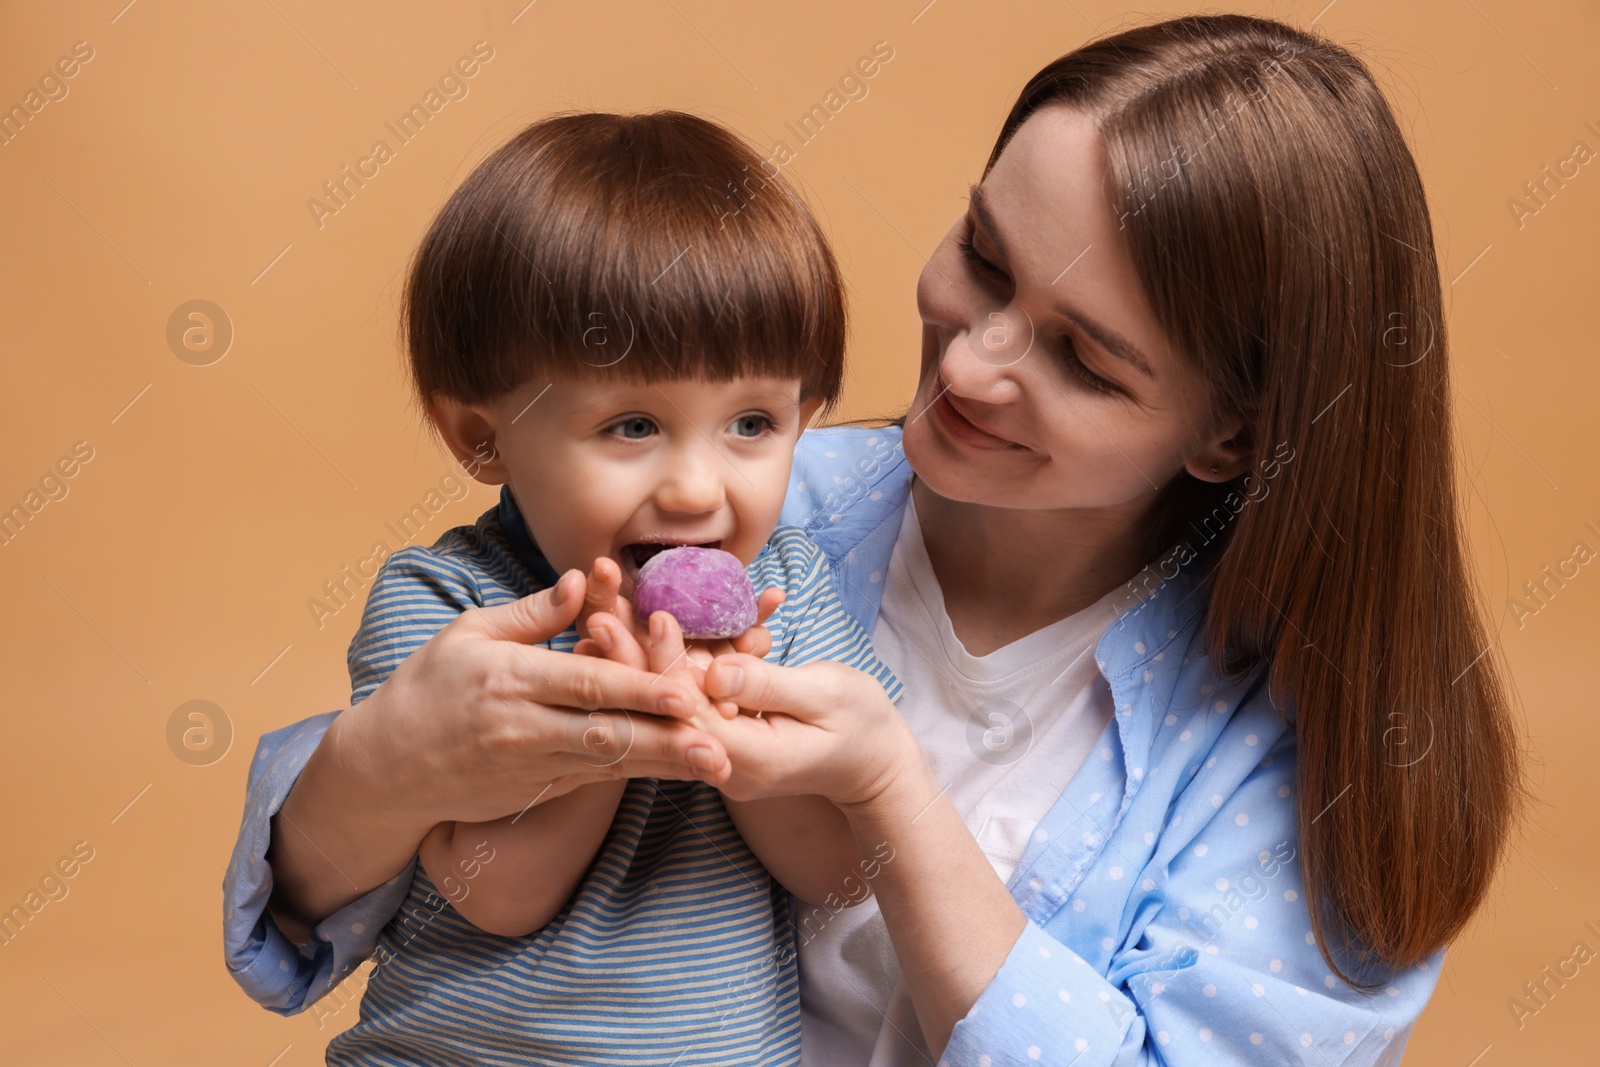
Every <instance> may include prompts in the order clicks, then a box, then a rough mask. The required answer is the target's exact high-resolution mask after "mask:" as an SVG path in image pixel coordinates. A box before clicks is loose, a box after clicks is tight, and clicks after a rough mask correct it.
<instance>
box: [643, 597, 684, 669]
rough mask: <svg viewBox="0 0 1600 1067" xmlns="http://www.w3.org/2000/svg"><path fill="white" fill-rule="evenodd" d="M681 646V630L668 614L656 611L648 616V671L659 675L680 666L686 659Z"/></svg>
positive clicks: (682, 645)
mask: <svg viewBox="0 0 1600 1067" xmlns="http://www.w3.org/2000/svg"><path fill="white" fill-rule="evenodd" d="M687 654H688V653H687V650H686V649H685V648H684V644H683V630H682V628H680V627H679V626H678V620H677V619H675V618H673V617H672V614H671V613H670V612H666V611H658V612H656V613H655V614H653V615H651V616H650V648H649V657H650V665H649V667H648V668H647V669H648V670H652V671H655V672H656V673H657V674H661V673H663V672H665V671H669V670H671V669H672V668H674V667H677V666H680V665H681V664H682V663H683V662H684V661H685V659H686V657H687Z"/></svg>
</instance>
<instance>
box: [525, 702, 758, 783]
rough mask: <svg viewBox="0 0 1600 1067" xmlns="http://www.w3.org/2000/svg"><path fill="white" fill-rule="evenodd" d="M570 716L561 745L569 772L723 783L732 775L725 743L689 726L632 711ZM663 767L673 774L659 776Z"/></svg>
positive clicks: (595, 712)
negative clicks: (566, 757) (630, 712)
mask: <svg viewBox="0 0 1600 1067" xmlns="http://www.w3.org/2000/svg"><path fill="white" fill-rule="evenodd" d="M570 714H571V717H570V719H569V720H568V722H567V723H566V724H565V730H564V737H563V738H562V740H561V744H562V746H563V748H564V750H565V751H566V753H567V754H568V755H569V757H570V759H569V760H568V767H569V771H570V773H573V774H606V775H610V776H612V777H620V778H661V777H667V778H683V779H687V778H699V779H703V780H706V781H720V780H721V779H723V778H726V776H727V774H728V772H729V770H730V767H729V764H728V754H727V749H726V747H725V746H724V745H723V743H722V742H721V740H719V739H718V738H715V737H712V736H711V735H710V734H707V733H706V732H704V731H703V730H699V729H696V728H694V727H691V726H688V725H686V724H682V723H673V722H662V721H661V720H659V719H652V718H649V717H647V716H635V715H630V714H628V713H627V712H610V711H591V712H584V713H577V712H574V713H570ZM547 743H548V739H547ZM663 768H666V769H669V770H670V772H671V773H666V774H658V773H656V772H657V771H660V770H662V769H663Z"/></svg>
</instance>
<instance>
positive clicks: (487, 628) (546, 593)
mask: <svg viewBox="0 0 1600 1067" xmlns="http://www.w3.org/2000/svg"><path fill="white" fill-rule="evenodd" d="M585 584H586V583H585V580H584V577H583V574H582V573H581V572H579V571H568V572H567V573H566V574H563V575H562V576H561V578H560V580H558V581H557V582H556V584H555V585H553V586H551V587H550V588H549V589H544V590H541V591H540V592H537V593H534V594H532V595H531V596H525V597H523V598H522V599H520V600H514V601H512V602H511V603H509V604H497V605H495V606H493V607H488V608H473V609H472V610H470V611H465V612H462V613H461V615H460V616H459V617H457V618H456V619H455V620H453V621H452V622H451V625H452V626H457V627H460V628H462V629H466V630H468V631H471V632H474V633H479V634H482V635H483V636H485V637H492V638H494V639H496V640H499V641H515V642H517V643H518V644H522V645H536V644H539V643H540V642H541V641H548V640H550V638H552V637H554V636H555V635H556V634H558V633H560V632H561V631H563V630H565V629H566V628H567V627H569V626H571V625H572V622H573V620H574V619H576V618H577V616H578V611H579V609H581V608H582V607H583V598H584V593H583V590H584V586H585Z"/></svg>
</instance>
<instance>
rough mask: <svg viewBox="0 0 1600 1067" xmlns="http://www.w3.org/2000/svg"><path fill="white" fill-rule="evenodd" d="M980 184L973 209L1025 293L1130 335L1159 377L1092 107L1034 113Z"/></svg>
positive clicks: (1162, 359) (1158, 336)
mask: <svg viewBox="0 0 1600 1067" xmlns="http://www.w3.org/2000/svg"><path fill="white" fill-rule="evenodd" d="M980 190H981V191H980V192H979V194H978V197H977V199H978V201H979V204H978V205H977V207H976V208H975V210H974V214H975V215H978V216H979V217H980V218H981V219H982V220H983V221H984V222H985V223H986V225H985V231H986V232H987V233H988V235H989V236H990V237H991V238H994V239H996V241H997V242H998V243H999V244H1001V245H1002V246H1003V247H1002V248H1001V249H1000V250H1001V251H1002V253H1003V254H1004V255H1005V257H1006V264H1007V267H1008V269H1009V270H1010V271H1011V273H1012V276H1013V277H1014V278H1015V279H1016V282H1017V286H1018V290H1019V295H1024V294H1026V295H1030V296H1033V297H1036V298H1038V299H1039V300H1042V301H1045V302H1048V303H1050V304H1051V305H1052V307H1054V306H1055V305H1060V306H1062V307H1063V308H1065V309H1066V310H1067V311H1069V312H1070V313H1071V314H1070V315H1069V316H1067V317H1071V318H1082V319H1091V320H1093V321H1094V322H1096V323H1098V324H1100V325H1103V326H1105V327H1106V328H1107V330H1108V331H1109V332H1111V333H1113V334H1115V335H1117V336H1119V337H1122V338H1126V339H1127V340H1128V341H1129V342H1130V343H1131V346H1132V347H1133V348H1134V349H1136V350H1137V351H1139V352H1140V353H1142V354H1144V355H1145V356H1147V361H1148V363H1149V364H1150V365H1151V366H1152V368H1153V369H1154V370H1155V371H1156V374H1157V376H1159V375H1160V374H1161V373H1162V370H1163V368H1164V367H1167V366H1170V365H1171V355H1170V351H1171V350H1170V346H1169V345H1168V344H1167V342H1166V339H1165V337H1164V335H1163V332H1162V330H1161V327H1160V324H1159V323H1158V321H1157V319H1156V316H1155V310H1154V308H1153V307H1151V305H1150V302H1149V300H1148V298H1147V297H1146V295H1145V291H1144V285H1143V283H1142V282H1141V281H1140V278H1139V275H1138V272H1137V271H1136V270H1135V268H1134V264H1133V259H1132V257H1131V256H1130V255H1129V253H1128V249H1127V244H1126V241H1125V240H1124V237H1123V234H1122V232H1121V229H1120V228H1119V220H1118V218H1117V216H1116V214H1115V213H1114V212H1113V210H1112V202H1111V198H1110V192H1111V189H1110V185H1109V180H1108V177H1107V171H1106V163H1105V149H1104V146H1103V143H1102V141H1101V139H1100V135H1099V132H1098V130H1097V128H1096V126H1095V123H1094V120H1093V119H1092V118H1091V117H1090V116H1088V115H1087V114H1085V113H1084V112H1082V111H1079V110H1077V109H1075V108H1069V107H1063V106H1056V107H1048V108H1043V109H1041V110H1040V111H1038V112H1037V113H1035V114H1034V115H1032V116H1030V117H1029V118H1028V119H1027V121H1025V122H1024V123H1023V124H1022V125H1021V126H1020V127H1018V129H1017V132H1016V133H1015V135H1013V137H1012V138H1011V140H1010V141H1009V142H1008V143H1007V144H1006V147H1005V149H1004V150H1003V151H1002V152H1001V153H1000V157H999V158H998V159H997V160H996V161H995V164H994V167H993V168H992V169H991V170H990V171H989V173H988V174H987V175H986V176H985V177H984V180H983V183H982V185H981V186H980Z"/></svg>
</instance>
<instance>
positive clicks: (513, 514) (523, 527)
mask: <svg viewBox="0 0 1600 1067" xmlns="http://www.w3.org/2000/svg"><path fill="white" fill-rule="evenodd" d="M496 517H497V518H498V519H499V520H500V529H501V530H502V531H503V532H504V533H505V535H506V543H507V544H509V545H510V546H511V551H512V553H514V554H515V555H516V557H517V559H518V560H519V561H520V562H521V563H522V565H523V566H524V567H526V568H528V573H529V574H531V575H533V577H534V580H535V581H537V582H538V583H539V584H540V586H542V587H543V588H545V589H549V588H550V587H551V586H553V585H555V584H556V580H557V579H559V578H560V577H561V576H560V575H559V574H557V573H556V569H555V568H554V567H552V566H550V561H549V560H547V559H545V558H544V553H543V552H541V551H539V546H538V545H536V544H534V543H533V536H532V535H531V534H529V533H528V524H527V523H525V522H523V521H522V512H521V511H520V510H519V509H518V508H517V501H516V498H515V497H513V496H512V495H511V485H510V483H507V484H505V485H503V486H501V487H500V506H499V508H498V509H497V510H496Z"/></svg>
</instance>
